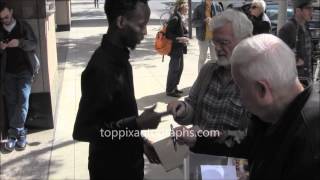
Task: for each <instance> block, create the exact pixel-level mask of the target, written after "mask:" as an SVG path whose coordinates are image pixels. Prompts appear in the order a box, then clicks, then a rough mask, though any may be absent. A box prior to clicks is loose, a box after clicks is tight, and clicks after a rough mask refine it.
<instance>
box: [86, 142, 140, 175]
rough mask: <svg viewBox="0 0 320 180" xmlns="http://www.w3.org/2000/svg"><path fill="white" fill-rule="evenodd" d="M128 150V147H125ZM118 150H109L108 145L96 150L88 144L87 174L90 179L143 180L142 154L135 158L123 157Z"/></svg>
mask: <svg viewBox="0 0 320 180" xmlns="http://www.w3.org/2000/svg"><path fill="white" fill-rule="evenodd" d="M127 151H130V149H127ZM118 152H119V151H116V150H114V151H112V152H110V147H109V148H108V149H105V150H104V151H103V150H102V149H99V150H97V149H96V148H93V147H92V145H89V165H88V169H89V174H90V179H91V180H103V179H110V180H113V179H119V180H120V179H121V180H122V179H130V180H143V177H144V159H143V155H142V154H141V156H139V157H136V158H132V157H130V158H128V157H127V158H125V154H121V153H118Z"/></svg>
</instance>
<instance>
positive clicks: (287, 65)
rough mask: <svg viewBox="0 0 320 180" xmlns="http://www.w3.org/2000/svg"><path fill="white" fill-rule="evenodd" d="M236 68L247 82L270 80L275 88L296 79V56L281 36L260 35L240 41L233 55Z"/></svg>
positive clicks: (234, 67) (289, 83)
mask: <svg viewBox="0 0 320 180" xmlns="http://www.w3.org/2000/svg"><path fill="white" fill-rule="evenodd" d="M231 64H232V67H233V70H235V71H237V72H238V73H239V74H240V75H241V76H242V77H243V78H244V79H246V80H248V81H258V80H262V79H265V80H268V82H269V83H270V85H271V86H272V87H273V88H274V89H278V88H282V87H288V86H291V85H292V84H293V83H294V82H295V80H296V78H297V70H296V61H295V55H294V53H293V52H292V50H291V49H290V48H289V47H288V46H287V45H286V44H285V43H284V42H283V41H282V40H281V39H279V38H278V37H276V36H274V35H271V34H261V35H257V36H253V37H250V38H248V39H245V40H243V41H242V42H240V43H239V44H238V45H237V46H236V48H235V49H234V51H233V54H232V57H231Z"/></svg>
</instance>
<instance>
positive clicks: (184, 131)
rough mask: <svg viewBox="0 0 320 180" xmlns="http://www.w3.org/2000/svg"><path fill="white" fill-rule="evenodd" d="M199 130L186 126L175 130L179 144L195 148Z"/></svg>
mask: <svg viewBox="0 0 320 180" xmlns="http://www.w3.org/2000/svg"><path fill="white" fill-rule="evenodd" d="M197 131H198V129H197V128H193V127H192V128H189V129H188V128H186V127H185V126H179V127H176V128H174V132H175V134H176V138H177V142H178V143H179V144H186V145H187V146H189V147H193V146H194V145H195V144H196V141H197Z"/></svg>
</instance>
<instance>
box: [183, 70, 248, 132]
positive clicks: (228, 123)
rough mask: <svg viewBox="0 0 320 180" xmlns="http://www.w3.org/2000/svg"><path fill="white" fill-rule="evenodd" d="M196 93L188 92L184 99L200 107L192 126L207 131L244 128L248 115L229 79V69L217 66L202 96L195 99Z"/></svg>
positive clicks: (237, 91) (235, 87) (238, 93)
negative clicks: (198, 114) (197, 126)
mask: <svg viewBox="0 0 320 180" xmlns="http://www.w3.org/2000/svg"><path fill="white" fill-rule="evenodd" d="M197 93H199V92H196V91H190V94H189V97H188V98H186V102H187V103H188V104H190V105H193V106H199V107H201V108H198V110H199V111H200V112H199V113H200V117H199V118H196V119H194V122H193V123H194V125H199V126H200V128H201V129H208V130H238V129H241V128H243V129H245V128H246V123H247V121H248V119H249V116H250V115H249V113H248V112H247V111H246V110H245V109H244V107H243V106H242V104H241V102H240V91H239V89H238V87H237V86H236V84H235V83H234V81H233V80H232V78H231V75H230V69H227V68H225V67H222V66H219V67H218V68H217V69H215V70H214V72H213V73H212V76H211V79H210V82H209V85H208V87H206V90H205V93H204V96H203V97H197ZM198 98H200V99H198ZM197 102H198V103H197ZM193 109H195V107H193ZM195 113H197V112H195Z"/></svg>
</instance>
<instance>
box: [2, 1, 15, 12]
mask: <svg viewBox="0 0 320 180" xmlns="http://www.w3.org/2000/svg"><path fill="white" fill-rule="evenodd" d="M5 8H8V9H12V8H11V7H10V6H9V5H8V4H7V3H6V2H3V1H1V2H0V12H1V11H3V10H4V9H5Z"/></svg>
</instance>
